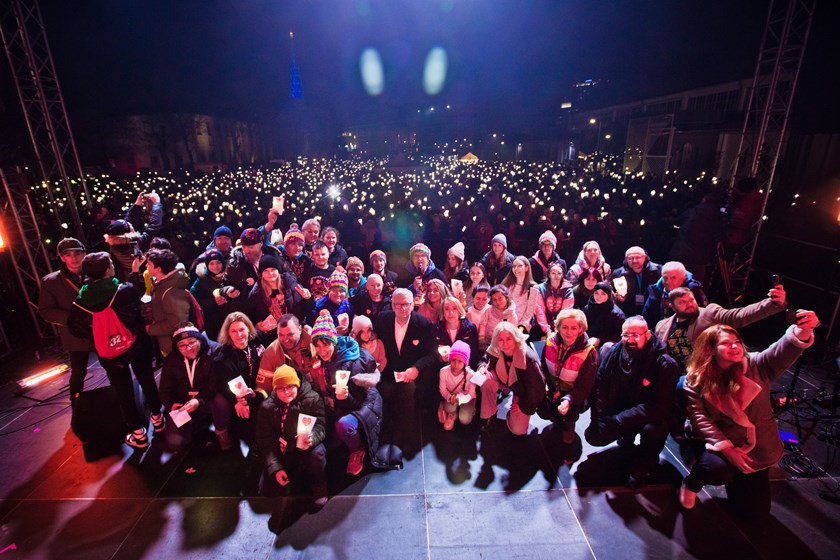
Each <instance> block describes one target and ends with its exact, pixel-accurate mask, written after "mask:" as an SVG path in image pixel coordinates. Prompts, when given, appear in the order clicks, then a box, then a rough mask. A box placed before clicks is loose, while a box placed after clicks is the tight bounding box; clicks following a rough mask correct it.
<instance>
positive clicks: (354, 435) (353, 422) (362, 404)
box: [312, 311, 390, 476]
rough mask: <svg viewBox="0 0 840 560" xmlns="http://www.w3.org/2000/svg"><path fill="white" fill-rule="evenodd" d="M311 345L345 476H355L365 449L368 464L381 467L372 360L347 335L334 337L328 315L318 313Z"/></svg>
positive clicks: (378, 406)
mask: <svg viewBox="0 0 840 560" xmlns="http://www.w3.org/2000/svg"><path fill="white" fill-rule="evenodd" d="M312 344H313V346H314V347H315V353H316V354H317V355H318V357H319V358H320V359H321V367H323V370H324V379H326V385H327V392H326V394H325V400H326V404H327V412H328V413H329V415H330V419H331V421H332V420H333V419H334V420H335V435H336V438H338V440H339V441H341V443H343V444H344V445H345V446H346V447H347V449H348V451H349V452H350V455H349V458H348V461H347V473H348V474H351V475H354V476H355V475H357V474H359V473H360V472H362V470H363V469H364V466H365V450H366V449H367V452H368V453H369V454H370V460H371V464H373V466H375V467H377V468H390V466H389V465H386V464H381V463H380V461H379V459H378V458H377V456H376V452H377V451H378V450H379V430H380V428H381V426H382V397H381V396H380V394H379V391H377V390H376V384H377V383H378V382H379V377H380V374H379V370H378V369H377V367H376V360H374V359H373V356H372V355H371V354H370V352H368V351H367V350H364V349H363V348H360V347H359V344H358V343H357V342H356V341H355V340H354V339H352V338H350V337H349V336H338V332H337V331H336V328H335V324H333V321H332V317H331V316H330V315H329V313H328V312H326V311H322V312H321V315H320V316H319V317H318V319H317V320H316V321H315V327H314V328H313V329H312Z"/></svg>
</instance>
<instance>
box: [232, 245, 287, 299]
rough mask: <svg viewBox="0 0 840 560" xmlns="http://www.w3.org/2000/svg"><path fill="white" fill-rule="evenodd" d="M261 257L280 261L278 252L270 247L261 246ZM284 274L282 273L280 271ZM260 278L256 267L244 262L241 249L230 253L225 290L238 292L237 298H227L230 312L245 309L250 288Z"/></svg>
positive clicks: (235, 249)
mask: <svg viewBox="0 0 840 560" xmlns="http://www.w3.org/2000/svg"><path fill="white" fill-rule="evenodd" d="M262 254H263V255H273V256H275V257H277V258H280V259H281V262H283V261H282V257H281V255H280V251H278V250H277V249H276V248H274V247H272V246H271V245H265V244H263V245H262ZM280 272H284V271H282V270H281V271H280ZM259 280H260V276H259V272H258V271H257V266H255V265H253V264H251V263H249V262H248V261H247V260H245V253H243V252H242V247H234V248H233V250H232V251H231V252H230V260H228V264H227V266H226V267H225V279H224V283H225V288H226V290H227V288H232V289H234V290H238V291H239V296H238V297H236V298H231V297H228V300H229V301H230V311H242V310H243V309H244V308H245V302H246V301H247V300H248V294H250V293H251V288H252V287H254V284H257V283H259Z"/></svg>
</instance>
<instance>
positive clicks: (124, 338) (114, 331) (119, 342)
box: [76, 290, 137, 360]
mask: <svg viewBox="0 0 840 560" xmlns="http://www.w3.org/2000/svg"><path fill="white" fill-rule="evenodd" d="M117 292H119V290H117V291H116V292H114V295H113V296H111V301H110V302H108V307H106V308H105V309H103V310H102V311H91V310H90V309H85V308H84V307H82V306H81V305H79V304H78V303H77V304H76V305H77V306H78V307H79V308H80V309H84V310H85V311H87V312H88V313H90V314H91V315H93V344H94V346H95V347H96V353H97V354H99V357H100V358H105V359H107V360H113V359H114V358H117V357H119V356H121V355H123V354H125V352H126V351H128V349H129V348H131V347H132V346H133V345H134V342H135V341H136V340H137V337H135V336H134V333H132V332H131V331H130V330H128V328H127V327H126V326H125V325H124V324H123V322H122V321H120V318H119V317H118V316H117V312H116V311H114V309H113V308H112V307H111V305H112V304H113V303H114V298H116V297H117Z"/></svg>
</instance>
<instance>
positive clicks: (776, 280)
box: [770, 274, 782, 288]
mask: <svg viewBox="0 0 840 560" xmlns="http://www.w3.org/2000/svg"><path fill="white" fill-rule="evenodd" d="M781 283H782V279H781V277H779V275H778V274H774V275H773V278H771V279H770V287H771V288H775V287H776V286H778V285H779V284H781Z"/></svg>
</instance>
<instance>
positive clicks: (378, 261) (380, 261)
mask: <svg viewBox="0 0 840 560" xmlns="http://www.w3.org/2000/svg"><path fill="white" fill-rule="evenodd" d="M369 260H370V269H371V274H378V275H379V277H380V278H382V286H383V288H382V293H383V294H385V295H386V296H390V295H391V294H393V293H394V290H396V289H397V273H396V272H394V271H392V270H388V258H387V257H386V256H385V252H384V251H380V250H379V249H376V250H374V251H372V252H371V254H370V257H369Z"/></svg>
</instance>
